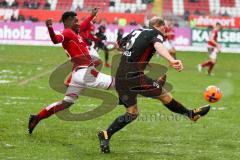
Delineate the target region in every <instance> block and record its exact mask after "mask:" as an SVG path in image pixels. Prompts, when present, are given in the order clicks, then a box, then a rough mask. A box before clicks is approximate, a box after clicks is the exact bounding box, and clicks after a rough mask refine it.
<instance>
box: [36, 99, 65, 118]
mask: <svg viewBox="0 0 240 160" xmlns="http://www.w3.org/2000/svg"><path fill="white" fill-rule="evenodd" d="M65 108H66V107H65V106H64V105H63V103H62V101H60V102H55V103H53V104H51V105H49V106H48V107H46V108H44V109H42V110H41V111H40V112H39V113H38V120H39V121H40V120H42V119H45V118H48V117H50V116H51V115H53V114H55V113H57V112H59V111H61V110H64V109H65Z"/></svg>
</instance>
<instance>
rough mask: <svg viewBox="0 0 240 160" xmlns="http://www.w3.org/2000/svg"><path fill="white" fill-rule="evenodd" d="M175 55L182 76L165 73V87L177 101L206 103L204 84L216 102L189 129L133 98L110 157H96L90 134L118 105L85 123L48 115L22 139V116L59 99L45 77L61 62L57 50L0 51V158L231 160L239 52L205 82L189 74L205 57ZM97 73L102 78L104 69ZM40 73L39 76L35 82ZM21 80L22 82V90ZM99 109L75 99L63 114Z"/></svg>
mask: <svg viewBox="0 0 240 160" xmlns="http://www.w3.org/2000/svg"><path fill="white" fill-rule="evenodd" d="M177 56H178V58H179V59H181V60H182V61H183V63H184V70H183V71H182V72H180V73H177V72H176V71H174V70H173V69H170V68H169V71H168V82H170V83H171V84H173V86H174V89H173V95H174V97H175V98H176V99H177V100H179V101H180V102H182V103H183V104H184V105H186V106H188V107H189V108H194V107H197V106H200V105H204V104H206V103H207V102H206V101H205V100H204V98H203V91H204V89H205V88H206V87H207V86H209V85H217V86H218V87H220V88H221V90H222V92H223V97H222V100H221V101H219V102H218V103H215V104H213V105H212V109H211V111H210V112H209V114H208V115H207V116H206V117H204V118H202V119H200V120H199V121H198V122H197V123H192V122H190V121H189V120H187V119H185V118H183V117H181V116H178V115H176V114H172V113H171V112H170V111H168V110H167V109H166V108H165V107H164V106H163V105H162V104H160V103H159V102H158V101H156V100H152V99H147V98H140V99H139V100H138V105H139V108H140V117H139V119H138V120H137V121H135V122H134V123H132V124H130V125H129V126H127V127H126V128H124V129H123V130H122V131H120V132H119V133H117V134H116V135H114V136H113V138H112V141H111V150H112V153H111V154H109V155H104V154H101V153H100V151H99V146H98V145H99V142H98V139H97V136H96V134H97V131H98V130H100V129H105V128H106V127H107V126H108V125H109V124H110V123H111V122H112V121H113V120H114V119H115V118H116V116H118V115H120V114H122V113H124V107H121V106H118V107H117V108H115V109H114V110H113V111H112V112H110V113H108V114H106V115H104V116H102V117H99V118H96V119H93V120H89V121H81V122H66V121H62V120H60V119H58V118H57V117H56V116H52V117H50V118H49V119H46V120H43V121H42V122H41V123H40V124H39V126H37V128H36V129H35V130H34V133H33V135H32V136H29V135H28V133H27V123H28V117H29V114H30V113H37V112H38V111H39V110H40V109H41V108H42V107H43V106H46V105H48V104H50V103H52V102H55V101H58V100H61V99H62V98H63V95H62V94H60V93H57V92H55V91H54V90H52V89H51V88H50V87H49V85H48V78H49V73H47V71H49V70H52V69H53V68H54V67H56V66H58V65H59V64H61V63H63V62H64V61H65V60H66V59H67V58H66V55H65V53H64V51H63V50H62V48H59V47H27V46H5V45H1V46H0V159H16V160H75V159H76V160H100V159H103V160H108V159H114V160H128V159H129V160H130V159H136V160H146V159H147V160H152V159H154V160H160V159H164V160H165V159H166V160H192V159H196V160H220V159H225V160H237V159H239V157H240V127H239V124H240V118H239V111H240V108H239V107H240V100H239V98H240V92H239V91H240V85H239V84H240V72H239V71H240V70H239V69H240V54H230V53H229V54H225V53H223V54H220V55H219V59H218V63H217V65H216V66H215V68H214V73H215V76H212V77H209V76H207V75H206V74H205V73H204V72H203V73H199V72H198V71H197V69H196V65H197V64H198V63H200V62H202V61H203V60H205V59H206V58H207V55H206V53H196V52H193V53H192V52H178V55H177ZM152 62H157V63H161V64H166V62H165V61H164V60H163V59H160V60H159V59H156V58H153V60H152ZM103 71H104V72H105V73H110V70H109V69H106V68H104V69H103ZM45 73H46V74H45ZM41 74H42V75H43V76H39V77H38V75H41ZM36 76H37V77H36ZM33 77H35V79H34V78H33ZM31 78H33V79H31ZM25 80H29V81H25ZM24 81H25V82H26V83H24V84H22V82H24ZM6 82H9V83H6ZM113 93H114V92H113ZM99 103H100V101H98V100H96V99H95V100H94V99H93V100H92V99H91V98H87V97H80V98H79V100H78V102H77V103H76V104H75V105H74V106H73V107H72V109H71V110H72V112H74V113H75V112H76V113H79V112H84V111H88V110H90V109H92V108H94V107H96V106H97V105H98V104H99Z"/></svg>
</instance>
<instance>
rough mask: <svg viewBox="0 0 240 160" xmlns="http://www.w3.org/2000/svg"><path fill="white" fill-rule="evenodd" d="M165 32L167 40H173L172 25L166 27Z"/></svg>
mask: <svg viewBox="0 0 240 160" xmlns="http://www.w3.org/2000/svg"><path fill="white" fill-rule="evenodd" d="M165 32H166V33H167V35H166V39H167V40H170V41H172V40H174V38H175V34H174V28H173V27H166V28H165Z"/></svg>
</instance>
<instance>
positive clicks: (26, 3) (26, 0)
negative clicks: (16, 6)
mask: <svg viewBox="0 0 240 160" xmlns="http://www.w3.org/2000/svg"><path fill="white" fill-rule="evenodd" d="M28 6H29V3H28V0H25V1H24V2H23V7H24V8H28Z"/></svg>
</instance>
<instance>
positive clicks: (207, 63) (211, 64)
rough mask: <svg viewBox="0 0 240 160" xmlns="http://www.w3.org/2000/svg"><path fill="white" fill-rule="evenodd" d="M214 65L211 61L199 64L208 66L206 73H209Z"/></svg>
mask: <svg viewBox="0 0 240 160" xmlns="http://www.w3.org/2000/svg"><path fill="white" fill-rule="evenodd" d="M214 65H215V64H214V63H213V62H212V61H206V62H204V63H202V64H201V66H202V67H208V74H211V72H212V69H213V67H214Z"/></svg>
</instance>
